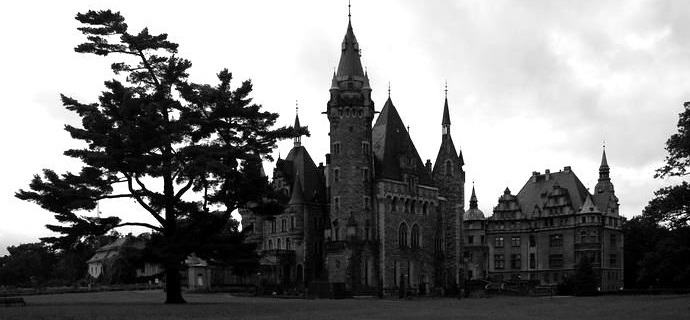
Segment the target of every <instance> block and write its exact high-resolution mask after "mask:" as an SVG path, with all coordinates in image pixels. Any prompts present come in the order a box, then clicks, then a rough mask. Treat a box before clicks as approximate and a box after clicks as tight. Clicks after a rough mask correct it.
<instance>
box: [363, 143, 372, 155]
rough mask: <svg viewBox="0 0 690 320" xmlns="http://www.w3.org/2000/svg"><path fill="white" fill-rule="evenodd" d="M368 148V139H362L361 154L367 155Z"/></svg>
mask: <svg viewBox="0 0 690 320" xmlns="http://www.w3.org/2000/svg"><path fill="white" fill-rule="evenodd" d="M370 150H371V149H370V148H369V142H368V141H362V154H365V155H368V154H369V152H370Z"/></svg>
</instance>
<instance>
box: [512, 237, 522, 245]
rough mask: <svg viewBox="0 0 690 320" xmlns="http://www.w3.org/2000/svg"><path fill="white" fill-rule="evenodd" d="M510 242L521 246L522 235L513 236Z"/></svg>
mask: <svg viewBox="0 0 690 320" xmlns="http://www.w3.org/2000/svg"><path fill="white" fill-rule="evenodd" d="M510 244H511V246H513V247H519V246H520V237H512V238H510Z"/></svg>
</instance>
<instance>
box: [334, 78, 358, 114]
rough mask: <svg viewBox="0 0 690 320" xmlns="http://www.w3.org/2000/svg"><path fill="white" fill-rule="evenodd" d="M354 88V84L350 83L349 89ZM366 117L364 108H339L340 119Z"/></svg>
mask: <svg viewBox="0 0 690 320" xmlns="http://www.w3.org/2000/svg"><path fill="white" fill-rule="evenodd" d="M351 86H352V83H348V88H349V87H351ZM363 115H364V111H363V109H362V108H338V116H339V117H359V118H361V117H362V116H363Z"/></svg>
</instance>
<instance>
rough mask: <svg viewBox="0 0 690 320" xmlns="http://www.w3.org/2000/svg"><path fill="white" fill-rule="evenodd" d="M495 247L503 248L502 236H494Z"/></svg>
mask: <svg viewBox="0 0 690 320" xmlns="http://www.w3.org/2000/svg"><path fill="white" fill-rule="evenodd" d="M495 247H496V248H503V237H496V241H495Z"/></svg>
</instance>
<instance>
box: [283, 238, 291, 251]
mask: <svg viewBox="0 0 690 320" xmlns="http://www.w3.org/2000/svg"><path fill="white" fill-rule="evenodd" d="M285 249H286V250H292V244H291V243H290V238H286V239H285Z"/></svg>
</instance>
